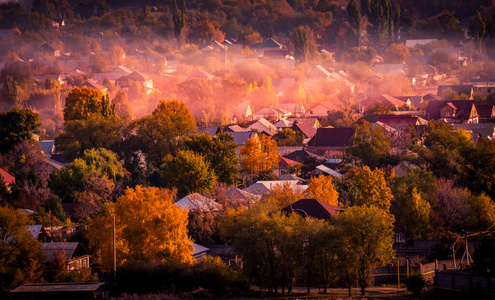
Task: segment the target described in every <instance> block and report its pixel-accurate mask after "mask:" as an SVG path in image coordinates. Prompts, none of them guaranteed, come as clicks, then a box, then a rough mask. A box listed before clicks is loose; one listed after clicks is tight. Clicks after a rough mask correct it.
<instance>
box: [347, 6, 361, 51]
mask: <svg viewBox="0 0 495 300" xmlns="http://www.w3.org/2000/svg"><path fill="white" fill-rule="evenodd" d="M347 19H348V20H349V24H350V25H351V29H352V32H351V34H352V37H351V39H352V40H351V45H352V46H355V47H359V46H360V44H361V11H360V10H359V7H358V5H357V3H356V0H351V1H349V4H347Z"/></svg>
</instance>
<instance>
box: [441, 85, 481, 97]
mask: <svg viewBox="0 0 495 300" xmlns="http://www.w3.org/2000/svg"><path fill="white" fill-rule="evenodd" d="M447 89H451V90H452V91H454V92H456V93H457V94H459V95H462V94H464V95H467V96H468V97H472V95H473V86H472V85H439V86H438V91H437V96H440V97H443V93H444V92H445V90H447Z"/></svg>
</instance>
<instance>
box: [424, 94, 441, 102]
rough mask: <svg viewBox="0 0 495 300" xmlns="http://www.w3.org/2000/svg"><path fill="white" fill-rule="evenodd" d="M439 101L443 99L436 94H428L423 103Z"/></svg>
mask: <svg viewBox="0 0 495 300" xmlns="http://www.w3.org/2000/svg"><path fill="white" fill-rule="evenodd" d="M438 100H442V97H441V96H437V95H435V94H426V95H424V96H423V101H424V102H427V103H428V102H430V101H438Z"/></svg>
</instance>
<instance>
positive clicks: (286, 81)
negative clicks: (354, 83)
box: [263, 78, 295, 97]
mask: <svg viewBox="0 0 495 300" xmlns="http://www.w3.org/2000/svg"><path fill="white" fill-rule="evenodd" d="M271 81H272V89H273V91H274V92H275V94H276V95H277V97H284V96H285V91H287V90H288V89H289V88H290V87H291V86H292V85H294V82H295V79H294V78H274V79H272V80H271ZM265 84H266V82H263V86H264V85H265Z"/></svg>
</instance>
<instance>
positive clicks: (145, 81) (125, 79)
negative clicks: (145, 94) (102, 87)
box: [115, 71, 153, 89]
mask: <svg viewBox="0 0 495 300" xmlns="http://www.w3.org/2000/svg"><path fill="white" fill-rule="evenodd" d="M130 81H134V82H138V83H139V84H141V85H142V86H144V87H146V88H149V89H153V80H152V79H150V78H149V77H148V76H146V75H144V74H142V73H141V72H138V71H134V72H132V73H130V74H129V75H124V76H122V77H119V78H117V80H116V81H115V83H116V84H117V88H118V89H128V88H129V82H130Z"/></svg>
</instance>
